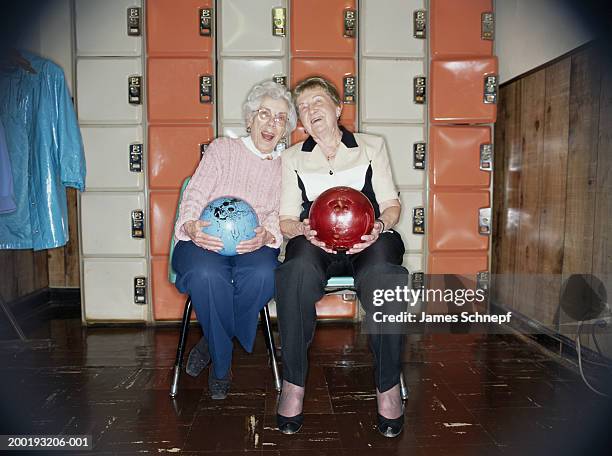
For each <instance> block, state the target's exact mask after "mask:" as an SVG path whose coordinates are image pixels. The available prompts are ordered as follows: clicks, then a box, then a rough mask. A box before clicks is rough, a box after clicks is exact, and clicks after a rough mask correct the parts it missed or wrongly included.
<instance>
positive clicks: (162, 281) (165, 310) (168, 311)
mask: <svg viewBox="0 0 612 456" xmlns="http://www.w3.org/2000/svg"><path fill="white" fill-rule="evenodd" d="M151 276H152V278H153V280H152V285H153V318H155V320H180V319H181V318H183V309H184V308H185V300H186V299H187V296H186V295H183V294H181V293H179V292H178V290H177V289H176V287H175V286H174V284H172V283H170V281H169V280H168V257H166V256H164V257H157V258H152V259H151ZM191 319H192V320H195V312H194V313H193V314H192V315H191Z"/></svg>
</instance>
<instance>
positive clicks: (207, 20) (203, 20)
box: [198, 8, 213, 36]
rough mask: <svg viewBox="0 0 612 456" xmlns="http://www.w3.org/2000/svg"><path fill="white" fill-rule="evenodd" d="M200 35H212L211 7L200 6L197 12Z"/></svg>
mask: <svg viewBox="0 0 612 456" xmlns="http://www.w3.org/2000/svg"><path fill="white" fill-rule="evenodd" d="M198 15H199V22H200V36H212V27H213V11H212V8H200V10H199V12H198Z"/></svg>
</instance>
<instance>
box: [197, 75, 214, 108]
mask: <svg viewBox="0 0 612 456" xmlns="http://www.w3.org/2000/svg"><path fill="white" fill-rule="evenodd" d="M212 102H213V77H212V76H211V75H210V74H205V75H202V76H200V103H206V104H210V103H212Z"/></svg>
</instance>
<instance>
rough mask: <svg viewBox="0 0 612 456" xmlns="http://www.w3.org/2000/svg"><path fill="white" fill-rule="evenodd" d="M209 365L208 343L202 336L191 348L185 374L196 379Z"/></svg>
mask: <svg viewBox="0 0 612 456" xmlns="http://www.w3.org/2000/svg"><path fill="white" fill-rule="evenodd" d="M208 363H210V353H209V352H208V342H207V341H206V338H205V337H204V336H202V338H201V339H200V341H199V342H198V343H197V344H195V345H194V346H193V348H192V349H191V351H190V352H189V358H187V366H185V372H187V373H188V374H189V375H191V376H192V377H197V376H198V375H200V374H201V373H202V371H203V370H204V368H205V367H206V366H208Z"/></svg>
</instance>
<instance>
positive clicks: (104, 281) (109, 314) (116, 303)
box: [83, 258, 149, 321]
mask: <svg viewBox="0 0 612 456" xmlns="http://www.w3.org/2000/svg"><path fill="white" fill-rule="evenodd" d="M146 276H147V262H146V260H145V259H144V258H142V259H140V258H134V259H132V258H115V259H109V258H85V259H84V260H83V310H84V315H85V320H86V321H145V320H146V319H147V310H148V309H147V303H146V302H140V303H136V302H135V301H137V300H138V301H142V297H140V296H135V287H134V279H135V278H137V277H145V278H146ZM145 300H146V301H147V302H148V300H149V297H148V296H145Z"/></svg>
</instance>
